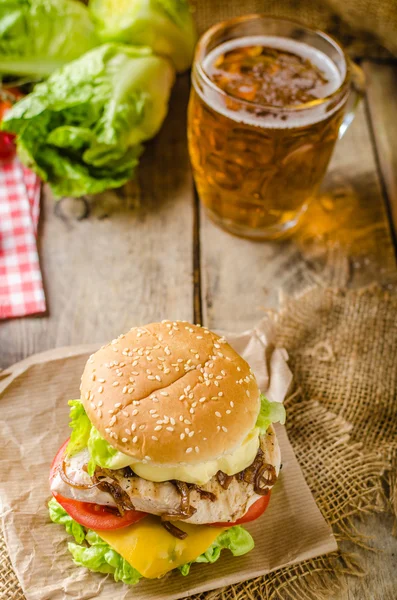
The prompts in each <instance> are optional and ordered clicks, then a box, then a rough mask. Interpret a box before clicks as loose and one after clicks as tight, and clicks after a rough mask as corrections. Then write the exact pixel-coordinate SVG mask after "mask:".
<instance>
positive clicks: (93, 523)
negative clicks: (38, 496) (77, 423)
mask: <svg viewBox="0 0 397 600" xmlns="http://www.w3.org/2000/svg"><path fill="white" fill-rule="evenodd" d="M68 443H69V440H66V442H64V443H63V444H62V446H61V447H60V448H59V450H58V452H57V453H56V455H55V458H54V460H53V461H52V464H51V469H50V481H51V480H52V479H53V478H54V476H55V473H56V471H57V469H58V467H59V465H60V464H61V462H62V461H63V458H64V456H65V451H66V447H67V445H68ZM52 495H53V496H54V498H55V500H56V501H57V502H58V503H59V504H60V505H61V506H62V508H64V509H65V510H66V512H67V513H68V515H70V516H71V517H72V519H74V520H75V521H77V523H80V525H83V527H87V528H88V529H97V530H98V531H99V530H101V529H121V528H122V527H127V526H128V525H132V523H136V522H137V521H140V520H141V519H143V517H146V514H147V513H144V512H140V511H138V510H126V511H125V512H124V515H123V516H121V515H120V514H119V513H118V512H117V510H115V509H112V508H111V507H106V506H102V505H100V504H94V503H92V502H80V501H79V500H73V499H72V498H64V497H63V496H61V495H60V494H57V493H56V492H53V493H52Z"/></svg>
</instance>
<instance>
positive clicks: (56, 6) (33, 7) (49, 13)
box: [0, 0, 99, 77]
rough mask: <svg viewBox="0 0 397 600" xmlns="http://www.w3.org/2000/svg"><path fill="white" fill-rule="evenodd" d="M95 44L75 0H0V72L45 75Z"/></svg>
mask: <svg viewBox="0 0 397 600" xmlns="http://www.w3.org/2000/svg"><path fill="white" fill-rule="evenodd" d="M98 44H99V41H98V38H97V36H96V33H95V30H94V25H93V24H92V22H91V20H90V16H89V13H88V10H87V8H86V7H85V6H84V5H83V4H82V3H80V2H76V1H75V0H0V72H1V73H5V74H10V75H31V76H33V77H47V76H48V75H49V74H50V73H52V72H53V71H54V70H55V69H57V68H58V67H61V66H62V65H64V64H65V63H67V62H70V61H71V60H74V59H75V58H78V57H79V56H81V55H82V54H84V53H85V52H88V50H91V49H92V48H94V47H95V46H97V45H98Z"/></svg>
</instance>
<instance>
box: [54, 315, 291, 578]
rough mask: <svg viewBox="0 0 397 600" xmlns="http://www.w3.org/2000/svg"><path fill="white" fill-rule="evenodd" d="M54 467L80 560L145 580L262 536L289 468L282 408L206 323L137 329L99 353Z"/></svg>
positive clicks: (58, 506) (58, 507) (58, 512)
mask: <svg viewBox="0 0 397 600" xmlns="http://www.w3.org/2000/svg"><path fill="white" fill-rule="evenodd" d="M80 391H81V397H80V399H78V400H71V401H69V404H70V407H71V408H70V427H71V429H72V433H71V436H70V439H69V440H67V441H66V442H65V444H64V445H63V446H62V447H61V448H60V449H59V451H58V453H57V454H56V456H55V458H54V461H53V464H52V466H51V472H50V486H51V492H52V496H53V497H52V499H51V500H50V502H49V511H50V518H51V519H52V521H54V522H56V523H60V524H62V525H64V526H65V527H66V530H67V531H68V533H70V534H71V535H72V536H73V537H74V542H70V543H69V545H68V548H69V550H70V552H71V554H72V556H73V560H74V562H75V563H76V564H77V565H81V566H84V567H87V568H88V569H91V570H92V571H97V572H100V573H110V574H112V575H113V576H114V578H115V580H116V581H119V580H120V581H123V582H124V583H127V584H135V583H137V582H138V581H139V580H140V578H142V577H147V578H157V577H161V576H163V575H165V574H166V573H167V572H169V571H171V570H172V569H179V571H180V572H181V573H182V574H183V575H187V574H188V572H189V569H190V566H191V564H192V563H212V562H215V561H216V560H217V559H218V558H219V555H220V552H221V550H222V549H229V550H230V551H231V552H232V553H233V554H234V555H235V556H238V555H241V554H245V553H246V552H248V551H250V550H251V549H252V548H253V546H254V542H253V540H252V537H251V535H250V534H249V533H248V531H246V530H245V529H244V528H243V527H242V524H243V523H246V522H249V521H252V520H254V519H257V518H258V517H260V515H261V514H262V513H263V512H264V510H265V509H266V507H267V505H268V503H269V498H270V492H271V489H272V487H273V485H274V484H275V483H276V480H277V477H278V474H279V470H280V450H279V446H278V443H277V438H276V434H275V431H274V429H273V426H272V423H274V422H277V421H279V422H281V423H283V422H284V420H285V412H284V408H283V405H282V404H280V403H276V402H269V401H268V400H267V399H266V398H265V396H263V395H261V393H260V391H259V389H258V385H257V382H256V379H255V376H254V373H253V372H252V370H251V369H250V367H249V365H248V364H247V363H246V362H245V361H244V360H243V359H242V358H241V356H239V355H238V354H237V353H236V352H235V351H234V350H233V348H232V347H231V346H230V345H229V344H228V343H227V342H226V340H225V339H224V338H222V337H219V336H218V335H216V334H214V333H212V332H211V331H209V330H208V329H206V328H205V327H200V326H197V325H192V324H190V323H187V322H184V321H163V322H161V323H152V324H149V325H146V326H145V327H135V328H133V329H131V330H130V331H129V332H128V333H126V334H125V335H121V336H119V337H118V338H117V339H114V340H113V341H112V342H111V343H110V344H108V345H106V346H103V347H102V348H101V349H100V350H98V352H96V353H95V354H93V355H92V356H91V357H90V358H89V359H88V362H87V364H86V366H85V369H84V372H83V376H82V379H81V387H80Z"/></svg>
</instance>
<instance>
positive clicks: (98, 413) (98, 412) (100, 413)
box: [96, 408, 102, 419]
mask: <svg viewBox="0 0 397 600" xmlns="http://www.w3.org/2000/svg"><path fill="white" fill-rule="evenodd" d="M96 414H97V415H98V417H99V418H100V419H101V418H102V411H101V409H100V408H98V410H97V413H96Z"/></svg>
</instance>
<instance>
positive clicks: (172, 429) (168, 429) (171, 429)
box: [166, 427, 174, 431]
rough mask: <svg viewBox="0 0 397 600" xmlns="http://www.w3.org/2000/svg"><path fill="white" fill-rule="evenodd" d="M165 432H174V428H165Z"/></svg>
mask: <svg viewBox="0 0 397 600" xmlns="http://www.w3.org/2000/svg"><path fill="white" fill-rule="evenodd" d="M166 430H167V431H174V428H173V427H166Z"/></svg>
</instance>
